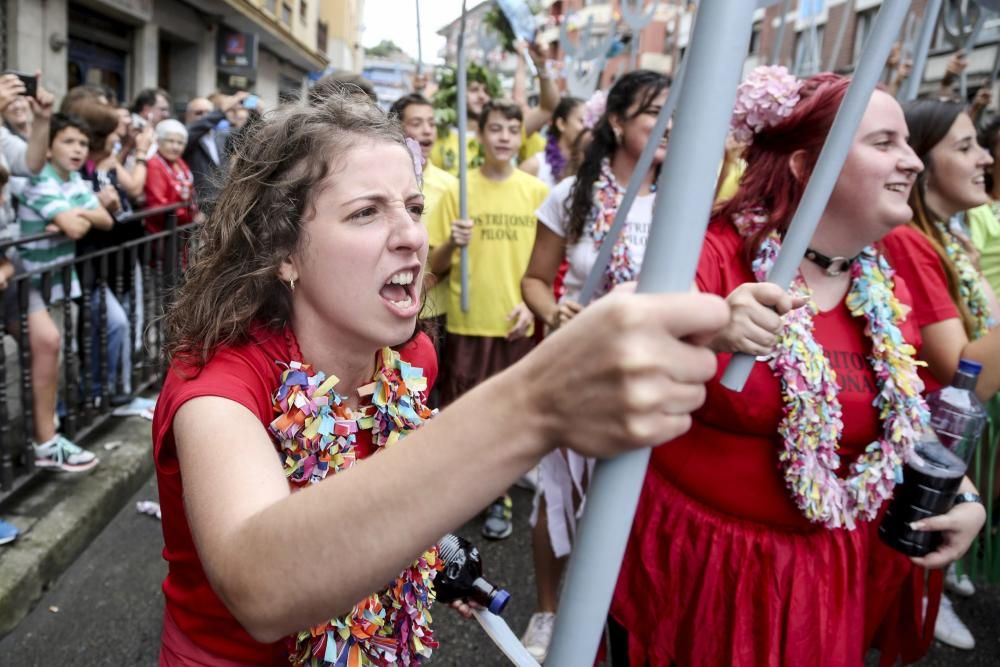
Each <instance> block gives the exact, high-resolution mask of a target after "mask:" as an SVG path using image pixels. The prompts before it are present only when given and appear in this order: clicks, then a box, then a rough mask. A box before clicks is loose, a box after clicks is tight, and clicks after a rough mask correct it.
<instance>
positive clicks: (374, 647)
mask: <svg viewBox="0 0 1000 667" xmlns="http://www.w3.org/2000/svg"><path fill="white" fill-rule="evenodd" d="M294 347H296V346H293V349H294ZM297 356H301V355H297ZM380 361H381V363H380V364H379V366H380V367H379V369H378V371H377V372H376V373H375V377H374V382H372V383H371V384H369V385H366V386H365V387H361V388H360V389H358V393H359V394H360V395H361V396H368V395H370V396H371V403H370V404H368V405H364V406H363V407H361V408H360V409H358V410H352V409H351V408H349V407H348V406H347V405H346V402H345V397H344V396H342V395H340V394H338V393H337V392H336V391H335V390H334V387H335V386H336V385H337V382H338V379H337V377H336V376H332V375H331V376H330V377H326V376H325V375H324V374H323V373H322V372H314V371H313V369H312V367H311V366H309V365H308V364H304V363H302V362H298V361H293V362H291V363H289V364H288V367H287V369H286V370H285V371H284V372H283V373H282V374H281V386H280V387H278V390H277V392H275V395H274V410H275V412H276V413H278V416H277V417H275V419H274V420H273V421H272V422H271V425H270V432H271V436H272V437H273V438H274V439H275V441H276V442H277V443H278V446H279V447H280V450H281V451H280V456H281V460H282V464H283V466H284V469H285V476H286V477H288V480H289V482H290V483H291V484H292V485H293V486H296V487H304V486H307V485H309V484H316V483H318V482H321V481H323V479H324V478H326V476H327V475H328V474H329V473H331V471H332V472H333V473H338V472H341V471H343V470H347V469H348V468H350V467H351V466H353V465H354V464H355V463H356V461H357V454H356V451H355V450H356V446H357V442H356V440H357V433H358V430H359V429H360V430H369V429H370V430H371V431H372V444H373V446H375V447H377V448H381V447H387V446H389V445H391V444H393V443H394V442H396V441H397V440H399V439H400V438H403V437H405V436H406V435H407V434H408V433H409V432H410V431H412V430H413V429H415V428H418V427H419V426H420V425H421V424H422V423H423V422H424V421H425V420H427V419H428V418H429V417H430V416H431V414H432V413H431V410H430V409H428V408H427V406H425V405H424V403H423V397H422V392H424V391H426V389H427V380H426V378H424V376H423V371H422V370H421V369H419V368H415V367H413V366H411V365H410V364H408V363H406V362H405V361H403V360H402V359H400V356H399V353H397V352H394V351H393V350H391V349H389V348H385V349H383V350H382V351H381V353H380ZM440 569H441V562H440V560H439V559H438V557H437V547H431V548H430V549H428V550H427V551H426V552H425V553H424V554H423V555H421V556H420V558H418V559H417V560H416V562H414V563H413V564H412V565H411V566H410V567H408V568H406V569H405V570H404V571H403V572H402V573H401V574H400V575H399V576H398V577H397V578H396V580H395V581H393V582H392V583H390V584H389V586H388V588H387V589H386V590H384V591H382V592H381V593H373V594H372V595H369V596H368V597H366V598H365V599H364V600H361V601H360V602H358V604H357V605H355V606H354V608H353V609H352V610H351V612H350V613H349V614H347V615H345V616H342V617H340V618H335V619H332V620H331V621H330V622H328V623H324V624H321V625H318V626H316V627H313V628H310V629H308V630H303V631H302V632H300V633H298V634H297V635H295V636H292V637H289V638H288V648H289V653H290V656H289V661H290V662H291V664H294V665H307V666H309V667H367V666H370V665H371V666H374V667H397V666H407V665H419V664H420V660H421V659H422V658H429V657H430V655H431V651H432V649H434V648H436V647H437V642H436V641H435V640H434V635H433V632H432V631H431V627H430V625H431V614H430V607H431V605H432V603H433V601H434V587H433V585H432V582H433V580H434V575H435V574H436V573H437V572H438V570H440Z"/></svg>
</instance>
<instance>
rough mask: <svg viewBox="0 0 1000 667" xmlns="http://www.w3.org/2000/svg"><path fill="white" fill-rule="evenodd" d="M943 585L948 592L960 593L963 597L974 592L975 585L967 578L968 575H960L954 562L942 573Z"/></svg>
mask: <svg viewBox="0 0 1000 667" xmlns="http://www.w3.org/2000/svg"><path fill="white" fill-rule="evenodd" d="M944 587H945V588H946V589H947V590H948V592H949V593H954V594H955V595H960V596H962V597H963V598H967V597H971V596H973V595H975V594H976V586H975V584H973V583H972V580H971V579H969V575H967V574H962V575H960V574H959V573H958V570H957V569H956V568H955V564H954V563H952V564H951V565H949V566H948V570H947V571H946V572H945V574H944Z"/></svg>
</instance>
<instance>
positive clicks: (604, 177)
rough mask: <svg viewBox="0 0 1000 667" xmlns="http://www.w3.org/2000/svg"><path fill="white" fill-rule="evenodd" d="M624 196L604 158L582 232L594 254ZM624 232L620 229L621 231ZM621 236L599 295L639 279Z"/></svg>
mask: <svg viewBox="0 0 1000 667" xmlns="http://www.w3.org/2000/svg"><path fill="white" fill-rule="evenodd" d="M624 197H625V190H624V189H623V188H622V187H621V186H619V185H618V182H617V181H616V180H615V175H614V174H613V173H612V171H611V161H610V160H609V159H608V158H604V160H603V161H601V173H600V175H599V176H598V178H597V180H596V181H594V197H593V201H594V206H593V208H592V209H591V211H590V217H589V218H588V219H587V226H586V228H585V231H586V232H587V233H588V234H589V235H590V237H591V238H592V239H593V240H594V248H596V249H597V250H598V251H600V249H601V244H602V243H603V242H604V237H605V236H607V235H608V232H609V231H610V230H611V226H612V225H613V224H614V221H615V214H616V213H617V212H618V207H619V206H620V205H621V203H622V198H624ZM623 232H624V230H623ZM625 237H626V235H625V234H624V233H622V235H621V236H620V237H618V238H617V239H616V240H615V245H614V246H613V247H612V249H611V259H610V260H609V261H608V266H607V268H606V269H605V275H604V284H603V286H602V293H603V292H608V291H610V290H611V289H612V288H613V287H615V286H616V285H621V284H622V283H626V282H629V281H631V280H636V279H637V278H638V277H639V273H638V267H637V266H636V263H635V260H634V259H633V258H632V251H631V249H630V248H629V245H628V242H627V241H626V238H625Z"/></svg>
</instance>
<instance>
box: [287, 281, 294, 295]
mask: <svg viewBox="0 0 1000 667" xmlns="http://www.w3.org/2000/svg"><path fill="white" fill-rule="evenodd" d="M288 286H289V287H290V288H291V290H292V291H293V292H294V291H295V278H292V279H291V280H289V281H288Z"/></svg>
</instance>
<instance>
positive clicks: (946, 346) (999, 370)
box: [920, 318, 1000, 401]
mask: <svg viewBox="0 0 1000 667" xmlns="http://www.w3.org/2000/svg"><path fill="white" fill-rule="evenodd" d="M920 335H921V337H922V338H923V346H922V347H921V349H920V357H921V358H922V359H923V360H924V361H926V362H927V367H928V369H929V370H930V372H931V374H932V375H933V376H934V378H935V379H936V380H937V381H938V382H941V383H943V384H948V383H949V382H951V380H952V376H954V375H955V371H956V370H957V369H958V361H959V359H969V360H971V361H976V362H979V363H980V364H982V365H983V370H982V372H981V373H980V374H979V383H978V384H977V385H976V394H978V395H979V398H981V399H982V400H984V401H985V400H989V399H990V398H992V397H993V394H995V393H997V392H998V391H1000V328H996V329H993V330H992V331H990V333H988V334H986V335H985V336H983V337H981V338H979V339H977V340H974V341H971V342H970V341H969V337H968V336H966V335H965V327H963V326H962V321H961V320H959V319H958V318H952V319H948V320H943V321H941V322H935V323H934V324H929V325H927V326H925V327H923V328H922V329H921V330H920Z"/></svg>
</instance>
